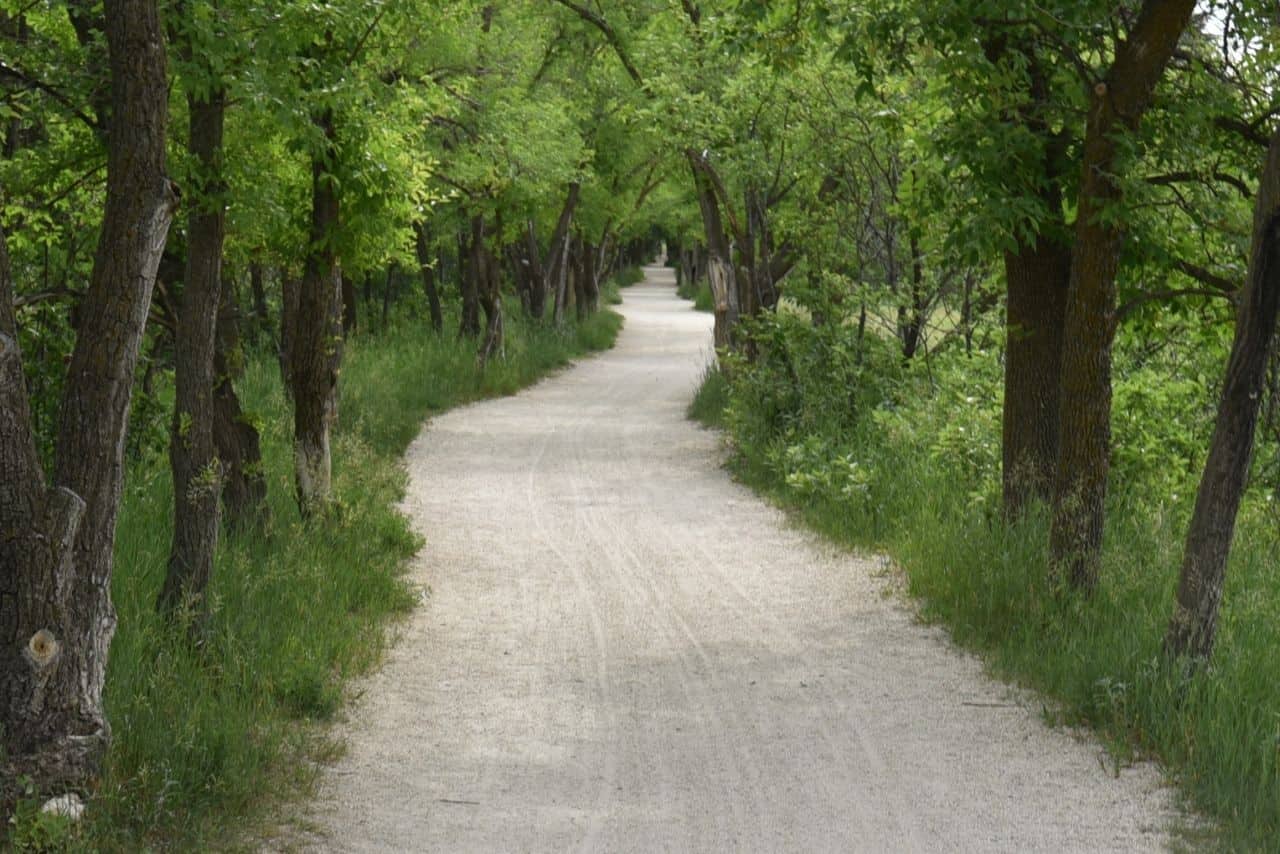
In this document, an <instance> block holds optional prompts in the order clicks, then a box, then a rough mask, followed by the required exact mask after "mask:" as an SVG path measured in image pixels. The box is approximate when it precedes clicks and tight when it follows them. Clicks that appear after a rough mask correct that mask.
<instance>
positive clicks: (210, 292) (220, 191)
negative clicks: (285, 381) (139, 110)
mask: <svg viewBox="0 0 1280 854" xmlns="http://www.w3.org/2000/svg"><path fill="white" fill-rule="evenodd" d="M195 2H199V0H191V2H183V3H179V4H178V5H177V6H175V7H174V12H175V13H176V14H177V16H178V17H179V19H180V20H179V21H178V22H177V24H176V25H175V27H174V28H173V29H174V33H175V36H176V38H175V39H174V41H175V42H176V43H177V44H178V45H179V48H178V52H179V54H180V56H181V58H182V60H183V62H184V64H186V65H187V66H188V68H189V72H188V74H187V75H186V77H187V79H186V87H187V114H188V116H189V124H190V126H189V129H188V131H187V150H188V152H189V153H190V155H191V159H192V162H193V171H194V174H195V177H196V180H195V182H193V184H194V186H191V187H189V189H188V192H187V210H188V213H187V264H186V275H185V276H184V278H183V289H182V304H181V307H180V309H179V311H178V317H177V329H176V330H175V334H174V364H175V369H176V370H175V403H174V409H173V427H172V434H171V437H170V441H169V459H170V465H171V468H172V471H173V504H174V510H173V546H172V548H171V549H170V552H169V568H168V573H167V575H166V577H165V582H164V587H163V588H162V589H161V591H160V600H159V607H160V608H161V610H163V611H165V612H167V613H169V614H173V613H175V612H176V611H177V610H178V609H179V608H180V607H187V608H189V609H190V610H191V611H193V612H195V613H196V614H200V613H201V612H202V611H203V605H202V602H203V598H204V592H205V588H206V587H207V586H208V584H209V578H210V577H211V576H212V574H213V558H214V552H215V550H216V549H217V546H218V529H219V525H220V522H221V512H220V511H221V502H222V487H223V463H222V461H221V460H220V456H219V453H218V449H217V445H216V442H215V439H214V434H215V431H216V425H217V416H216V406H217V401H216V398H215V391H214V386H215V380H216V377H215V373H214V367H215V365H214V360H215V350H216V349H217V343H216V336H217V325H218V316H219V312H220V308H221V305H222V246H223V241H224V239H225V235H226V213H225V211H226V201H225V192H226V184H225V181H224V180H223V177H222V137H223V125H224V117H225V115H226V106H227V91H226V86H225V84H224V83H223V81H222V79H221V77H220V75H219V74H218V73H217V71H216V70H215V69H214V68H212V67H210V66H211V65H212V63H210V62H209V59H210V58H211V57H210V51H211V47H210V46H209V45H208V44H205V43H201V42H202V34H201V33H200V32H199V30H198V24H197V23H196V21H197V18H196V15H194V14H192V9H191V7H192V4H193V3H195Z"/></svg>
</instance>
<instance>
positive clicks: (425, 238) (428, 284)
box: [413, 222, 444, 334]
mask: <svg viewBox="0 0 1280 854" xmlns="http://www.w3.org/2000/svg"><path fill="white" fill-rule="evenodd" d="M413 229H414V236H415V237H416V240H415V242H414V247H415V249H416V250H417V255H418V272H419V274H420V275H421V276H422V291H423V293H425V294H426V296H427V306H428V307H429V308H430V309H431V328H432V329H433V330H435V332H436V334H439V333H440V332H443V331H444V312H443V310H442V309H441V308H440V289H439V288H438V287H437V286H436V271H435V268H434V267H433V266H432V264H431V234H430V232H428V231H427V224H426V223H424V222H417V223H414V225H413Z"/></svg>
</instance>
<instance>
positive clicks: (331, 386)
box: [289, 112, 342, 516]
mask: <svg viewBox="0 0 1280 854" xmlns="http://www.w3.org/2000/svg"><path fill="white" fill-rule="evenodd" d="M315 122H316V125H317V127H318V128H320V130H321V131H322V132H323V134H324V138H325V140H326V141H327V147H326V150H325V151H323V152H321V153H319V154H317V155H316V156H315V157H313V159H312V163H311V205H312V206H311V235H310V237H311V239H310V243H309V246H310V248H309V250H308V252H307V261H306V267H305V269H304V271H303V276H302V282H301V285H300V286H299V288H298V293H297V297H296V302H297V310H296V314H295V316H294V318H293V323H292V324H289V326H290V332H291V336H292V341H291V344H290V346H289V379H290V380H291V382H292V385H293V442H294V445H293V453H294V485H295V488H296V492H297V498H298V508H299V509H300V510H301V511H302V514H303V515H304V516H308V515H311V514H313V513H316V512H319V511H322V510H324V509H325V508H326V507H327V506H328V504H329V503H330V501H331V500H332V498H333V482H332V460H331V456H330V448H329V436H330V432H331V430H332V427H333V423H334V421H335V420H336V419H337V414H338V369H339V366H340V365H341V362H342V273H341V271H340V270H339V267H338V256H337V252H336V250H335V249H334V244H333V238H334V234H335V232H336V231H337V228H338V217H339V213H340V211H339V203H338V191H337V186H336V184H335V182H334V181H333V179H332V178H331V176H330V171H331V170H332V168H333V167H332V162H333V158H334V156H335V152H334V148H333V145H334V139H335V137H336V128H335V127H334V118H333V114H332V113H331V112H325V113H323V114H321V115H319V116H317V117H316V119H315Z"/></svg>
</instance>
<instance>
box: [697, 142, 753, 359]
mask: <svg viewBox="0 0 1280 854" xmlns="http://www.w3.org/2000/svg"><path fill="white" fill-rule="evenodd" d="M685 156H686V158H687V159H688V161H689V167H690V168H691V169H692V170H693V185H694V190H695V191H696V193H697V197H698V210H699V212H700V213H701V214H702V228H703V231H704V233H705V234H706V239H707V258H706V265H707V283H708V284H709V285H710V287H711V298H712V302H713V304H714V305H713V308H714V312H715V333H714V337H715V346H716V350H721V349H724V348H727V347H732V346H733V330H734V327H736V326H737V325H738V317H739V313H740V312H739V303H738V285H737V281H736V277H735V275H734V269H733V258H732V257H731V253H730V249H729V237H728V235H727V234H725V230H724V221H723V219H722V218H721V216H720V203H719V201H718V200H717V199H716V193H715V187H714V184H713V181H712V178H711V176H710V175H708V174H707V172H708V169H709V168H710V166H709V164H707V163H706V161H705V160H704V159H703V157H702V155H701V154H699V153H698V152H696V151H693V150H689V151H686V152H685Z"/></svg>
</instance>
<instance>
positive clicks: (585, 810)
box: [314, 269, 1171, 852]
mask: <svg viewBox="0 0 1280 854" xmlns="http://www.w3.org/2000/svg"><path fill="white" fill-rule="evenodd" d="M622 311H623V313H624V314H625V315H626V318H627V325H626V329H625V330H624V332H623V334H622V337H621V339H620V340H619V343H618V346H617V348H616V349H615V350H613V351H611V352H609V353H606V354H604V355H602V356H600V357H598V358H594V359H591V360H590V361H587V362H583V363H582V364H580V365H577V366H576V367H574V368H572V369H571V370H569V371H567V372H565V373H563V374H561V375H559V376H556V377H555V378H553V379H551V380H549V381H547V382H544V383H542V384H540V385H538V386H536V387H534V388H533V389H530V390H528V391H526V392H524V393H522V394H520V395H517V396H515V397H512V398H507V399H503V400H495V401H491V402H486V403H483V404H479V405H475V406H471V407H467V408H464V409H460V410H456V411H453V412H450V413H448V414H446V415H444V416H442V417H440V418H437V419H435V420H434V421H432V422H431V424H430V426H429V428H428V429H427V430H426V431H424V433H423V434H422V435H421V436H420V437H419V438H418V440H417V441H416V442H415V443H414V445H413V447H412V448H411V449H410V451H409V455H408V466H409V471H410V474H411V477H412V485H411V487H410V495H409V498H408V500H407V502H406V509H407V512H409V513H410V514H411V515H412V517H413V519H414V520H415V524H416V525H417V527H418V528H419V530H420V531H421V532H422V533H423V534H424V535H425V537H426V538H427V545H426V547H425V548H424V549H423V551H422V553H421V555H420V557H419V560H418V563H417V566H416V569H415V573H416V580H417V581H418V582H419V583H421V584H422V585H423V586H424V587H428V586H429V588H430V590H431V593H430V596H429V597H428V598H427V599H426V601H425V604H424V605H423V607H422V608H420V609H419V610H418V612H417V613H416V614H415V615H414V616H413V617H412V620H411V622H410V623H409V624H408V625H407V626H406V627H405V628H404V630H403V632H402V636H401V638H400V640H399V643H398V644H397V646H396V648H395V649H394V651H393V652H392V653H391V655H390V659H389V661H388V662H387V665H386V667H385V668H384V669H383V670H382V671H381V672H380V673H379V674H378V675H377V676H376V677H374V678H373V679H371V680H370V681H369V683H368V684H367V685H366V686H365V690H366V693H365V698H364V699H363V700H362V701H361V702H360V703H359V704H358V706H357V708H356V710H355V712H354V714H353V716H352V723H351V727H350V729H351V736H350V752H349V755H348V756H347V757H346V758H345V759H344V760H343V761H341V762H340V763H339V764H338V765H337V766H336V767H335V768H334V769H332V770H331V771H330V772H329V773H328V776H327V779H326V783H325V787H324V796H323V798H322V799H321V801H320V802H319V803H318V804H317V805H316V806H315V808H314V817H315V819H316V821H317V822H318V823H319V824H321V825H322V826H323V827H325V828H326V831H325V832H326V834H327V838H325V839H323V840H321V841H318V842H317V843H316V844H315V846H314V847H315V848H317V849H321V850H336V851H440V852H466V851H574V850H576V851H602V852H624V851H636V852H656V851H705V852H721V851H735V850H742V851H906V850H914V851H941V850H947V851H996V850H999V851H1019V852H1024V851H1035V850H1039V851H1054V852H1058V851H1068V850H1076V851H1103V850H1124V851H1133V850H1141V849H1153V848H1156V849H1158V848H1160V847H1161V846H1162V844H1163V843H1164V842H1165V835H1164V828H1165V827H1166V825H1167V824H1168V822H1169V821H1170V819H1171V811H1170V807H1169V797H1168V793H1167V792H1166V791H1165V790H1163V789H1162V788H1161V786H1160V782H1159V779H1158V776H1157V774H1156V773H1155V772H1154V771H1153V770H1152V769H1151V768H1137V769H1128V770H1125V771H1123V772H1122V773H1121V774H1120V776H1119V777H1118V778H1117V777H1116V776H1114V774H1113V773H1112V772H1111V771H1110V769H1109V765H1107V767H1104V764H1105V763H1104V761H1103V760H1104V754H1103V751H1102V749H1101V748H1100V747H1099V746H1098V745H1096V744H1093V743H1087V742H1079V741H1077V740H1075V739H1074V738H1072V737H1071V736H1070V735H1068V734H1065V733H1062V732H1055V731H1050V730H1049V729H1047V728H1046V727H1045V726H1043V725H1042V724H1041V722H1040V721H1039V719H1038V718H1037V716H1036V712H1035V711H1034V708H1033V707H1028V706H1027V705H1025V704H1022V703H1020V702H1019V701H1018V700H1016V699H1014V698H1011V697H1010V694H1009V692H1008V691H1007V690H1006V689H1004V688H1002V687H1000V686H999V685H997V684H994V683H993V682H991V681H990V680H989V679H987V678H985V677H984V676H983V675H982V671H981V668H980V666H979V665H978V664H977V663H976V662H975V661H974V660H973V659H972V658H970V657H968V656H966V655H963V654H961V653H958V652H956V651H954V650H953V649H952V648H951V647H950V646H949V645H948V643H947V642H946V640H945V638H944V636H943V635H942V634H941V633H940V632H939V631H938V630H935V629H930V628H926V627H922V626H920V625H918V624H916V623H915V622H914V621H913V619H912V618H911V617H910V616H909V614H908V612H907V611H906V610H905V609H904V608H903V607H902V606H901V605H900V604H898V603H896V602H895V601H894V600H893V598H892V597H888V596H886V595H885V593H884V587H885V583H884V581H883V580H881V579H879V578H877V577H876V575H877V573H876V567H875V565H874V564H873V563H871V562H867V561H860V560H855V559H852V558H850V557H847V556H842V555H840V554H837V553H836V552H835V551H834V550H833V549H831V548H829V547H827V546H825V545H823V544H822V543H820V542H819V541H817V540H816V539H815V538H814V537H812V536H809V535H807V534H805V533H803V532H800V531H797V530H795V529H794V528H792V527H790V526H789V525H788V524H787V522H786V521H785V519H784V518H783V516H782V514H780V513H779V512H778V511H776V510H774V509H773V508H771V507H769V506H767V505H766V504H765V503H764V502H762V501H760V500H759V499H757V498H756V497H754V496H753V495H752V494H751V493H750V492H749V491H748V490H747V489H745V488H743V487H741V486H739V485H736V484H734V483H733V482H732V481H731V480H730V479H729V477H728V475H727V474H725V472H724V471H722V470H721V469H720V467H719V465H718V461H719V458H720V454H719V452H718V447H717V443H718V440H717V437H716V436H715V435H714V434H713V433H710V432H707V431H704V430H700V429H699V428H697V427H695V426H694V425H692V424H690V423H689V422H687V421H686V420H685V418H684V408H685V405H686V403H687V401H688V400H689V398H690V396H691V394H692V392H693V389H694V386H695V384H696V382H697V380H698V377H699V374H700V372H701V370H702V366H703V365H704V364H705V363H706V361H707V356H708V352H707V351H708V347H709V343H710V335H709V327H710V318H709V317H708V316H706V315H702V314H697V313H694V312H693V311H692V310H691V309H690V307H689V304H688V303H685V302H682V301H679V300H677V299H676V298H675V295H674V285H673V282H672V279H671V276H670V274H669V272H668V271H665V270H655V269H651V270H650V271H649V279H648V280H647V281H646V282H645V283H644V284H641V285H638V286H636V287H633V288H631V289H629V290H627V291H626V301H625V303H624V305H623V308H622Z"/></svg>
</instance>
